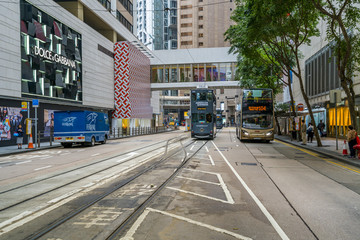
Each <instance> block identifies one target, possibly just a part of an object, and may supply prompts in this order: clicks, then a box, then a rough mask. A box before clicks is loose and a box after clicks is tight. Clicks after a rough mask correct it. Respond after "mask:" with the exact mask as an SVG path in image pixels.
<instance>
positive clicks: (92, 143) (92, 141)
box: [90, 137, 95, 147]
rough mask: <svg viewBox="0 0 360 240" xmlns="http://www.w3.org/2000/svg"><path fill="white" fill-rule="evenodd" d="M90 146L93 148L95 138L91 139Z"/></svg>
mask: <svg viewBox="0 0 360 240" xmlns="http://www.w3.org/2000/svg"><path fill="white" fill-rule="evenodd" d="M90 144H91V146H92V147H93V146H95V138H94V137H92V138H91V143H90Z"/></svg>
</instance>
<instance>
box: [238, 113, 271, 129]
mask: <svg viewBox="0 0 360 240" xmlns="http://www.w3.org/2000/svg"><path fill="white" fill-rule="evenodd" d="M242 127H243V128H248V129H268V128H272V127H273V117H272V115H243V116H242Z"/></svg>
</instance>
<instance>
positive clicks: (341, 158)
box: [275, 137, 360, 168]
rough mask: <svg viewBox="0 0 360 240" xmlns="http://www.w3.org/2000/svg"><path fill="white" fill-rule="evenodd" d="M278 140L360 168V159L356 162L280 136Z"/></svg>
mask: <svg viewBox="0 0 360 240" xmlns="http://www.w3.org/2000/svg"><path fill="white" fill-rule="evenodd" d="M275 139H276V140H278V141H280V142H284V143H288V144H291V145H293V146H297V147H301V148H304V149H306V150H309V151H313V152H316V153H319V154H322V155H325V156H326V157H330V158H334V159H336V160H339V161H341V162H344V163H347V164H349V165H352V166H354V167H359V168H360V159H359V160H357V161H358V162H354V161H351V160H349V159H346V158H344V157H342V156H337V155H334V154H330V153H327V152H325V151H321V150H318V149H314V148H311V147H308V146H306V145H298V144H295V143H292V142H290V141H286V140H283V139H280V138H277V137H275Z"/></svg>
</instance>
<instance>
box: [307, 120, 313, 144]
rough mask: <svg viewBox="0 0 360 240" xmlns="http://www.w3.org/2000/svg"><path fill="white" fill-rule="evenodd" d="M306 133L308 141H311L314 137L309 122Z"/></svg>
mask: <svg viewBox="0 0 360 240" xmlns="http://www.w3.org/2000/svg"><path fill="white" fill-rule="evenodd" d="M306 133H307V135H308V142H311V143H312V140H313V137H314V128H313V126H312V124H311V123H309V127H308V128H307V130H306Z"/></svg>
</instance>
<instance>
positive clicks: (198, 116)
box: [191, 113, 212, 123]
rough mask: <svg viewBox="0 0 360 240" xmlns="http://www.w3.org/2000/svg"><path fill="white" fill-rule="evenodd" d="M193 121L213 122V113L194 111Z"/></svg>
mask: <svg viewBox="0 0 360 240" xmlns="http://www.w3.org/2000/svg"><path fill="white" fill-rule="evenodd" d="M191 118H192V122H193V123H211V122H212V115H211V113H208V114H205V113H193V115H192V116H191Z"/></svg>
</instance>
